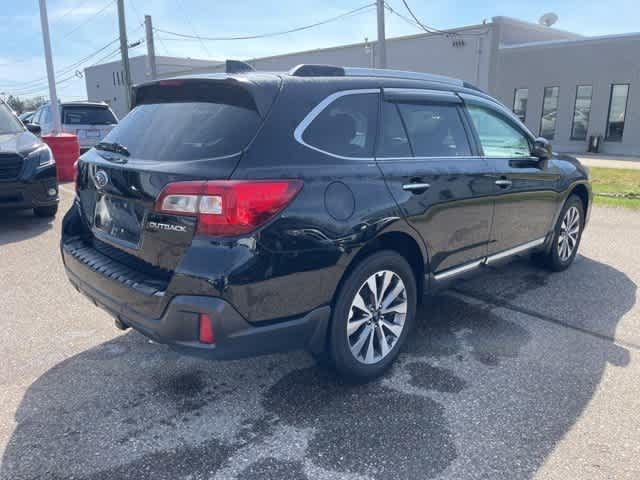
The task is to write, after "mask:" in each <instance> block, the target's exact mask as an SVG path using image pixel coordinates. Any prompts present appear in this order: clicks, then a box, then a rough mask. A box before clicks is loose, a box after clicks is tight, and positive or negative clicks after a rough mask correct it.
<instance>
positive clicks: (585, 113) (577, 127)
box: [571, 85, 593, 140]
mask: <svg viewBox="0 0 640 480" xmlns="http://www.w3.org/2000/svg"><path fill="white" fill-rule="evenodd" d="M592 94H593V87H592V86H591V85H578V87H577V88H576V103H575V105H574V107H573V124H572V126H571V139H572V140H585V139H586V138H587V130H588V129H589V116H590V115H591V96H592Z"/></svg>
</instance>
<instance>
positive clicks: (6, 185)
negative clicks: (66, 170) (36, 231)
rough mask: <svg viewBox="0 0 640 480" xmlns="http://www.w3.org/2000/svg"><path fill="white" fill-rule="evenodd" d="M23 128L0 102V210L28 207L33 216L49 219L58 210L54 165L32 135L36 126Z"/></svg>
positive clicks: (47, 150) (41, 145)
mask: <svg viewBox="0 0 640 480" xmlns="http://www.w3.org/2000/svg"><path fill="white" fill-rule="evenodd" d="M27 127H28V128H27ZM27 127H25V126H24V125H23V124H22V122H21V121H20V120H19V119H18V117H17V116H16V114H15V113H14V112H13V110H11V109H10V108H9V107H8V106H7V105H6V104H5V103H4V102H3V101H2V100H0V211H2V210H7V209H27V208H32V209H33V211H34V212H35V214H36V215H37V216H40V217H53V216H54V215H55V214H56V212H57V211H58V181H57V179H56V162H55V160H54V158H53V155H52V154H51V150H50V149H49V147H48V146H47V145H46V144H44V143H43V142H42V140H40V139H39V138H38V137H37V136H36V135H35V134H34V133H36V134H37V133H38V132H39V131H40V129H39V127H37V126H35V125H31V124H27ZM30 130H33V132H34V133H32V132H31V131H30Z"/></svg>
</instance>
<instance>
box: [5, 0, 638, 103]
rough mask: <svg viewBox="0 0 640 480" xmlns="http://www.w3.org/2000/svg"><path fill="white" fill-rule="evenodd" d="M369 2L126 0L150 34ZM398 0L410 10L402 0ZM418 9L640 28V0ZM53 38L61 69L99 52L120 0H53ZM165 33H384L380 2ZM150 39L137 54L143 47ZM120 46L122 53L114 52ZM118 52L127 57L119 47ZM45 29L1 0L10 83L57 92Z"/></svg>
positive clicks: (190, 52) (578, 26) (403, 31)
mask: <svg viewBox="0 0 640 480" xmlns="http://www.w3.org/2000/svg"><path fill="white" fill-rule="evenodd" d="M367 3H369V0H342V1H340V0H280V1H277V2H275V1H265V0H147V1H144V0H125V6H126V11H127V24H128V32H129V41H130V42H133V41H135V40H139V39H142V38H143V37H144V30H143V29H142V27H141V22H142V18H143V15H144V14H150V15H151V16H152V18H153V22H154V26H155V27H157V28H162V29H166V30H171V31H176V32H182V33H188V34H194V33H195V34H198V35H203V36H232V35H247V34H257V33H266V32H273V31H280V30H285V29H289V28H293V27H297V26H303V25H307V24H310V23H314V22H318V21H322V20H324V19H327V18H330V17H333V16H336V15H339V14H341V13H343V12H346V11H349V10H351V9H354V8H357V7H360V6H362V5H365V4H367ZM388 3H389V4H390V5H391V6H392V7H393V8H394V9H396V10H397V11H399V12H401V13H402V14H405V15H406V14H407V12H406V11H405V10H404V7H403V5H402V1H401V0H388ZM408 3H409V5H410V6H411V7H412V9H413V10H414V12H415V13H416V15H417V16H418V18H419V19H420V20H421V21H422V22H424V23H426V24H428V25H431V26H434V27H436V28H454V27H458V26H461V25H469V24H476V23H481V22H482V20H483V19H485V18H491V17H493V16H496V15H507V16H512V17H516V18H520V19H523V20H527V21H532V22H535V21H537V19H538V18H539V17H540V15H541V14H543V13H545V12H548V11H554V12H556V13H557V14H558V15H559V17H560V20H559V22H558V23H557V25H556V27H557V28H561V29H564V30H571V31H575V32H578V33H582V34H585V35H605V34H613V33H624V32H633V31H637V30H638V29H640V27H639V26H638V22H637V20H638V18H640V2H638V1H637V0H616V1H615V2H611V3H609V2H603V1H601V0H598V1H595V0H554V1H548V0H540V1H536V2H532V1H516V0H511V1H506V0H496V1H493V2H482V1H477V0H475V1H471V0H449V1H439V2H436V1H425V0H408ZM47 4H48V10H49V21H50V28H51V41H52V49H53V54H54V66H55V68H56V70H61V69H64V68H65V67H67V66H69V65H73V64H74V63H77V62H78V61H79V60H81V59H83V58H84V57H87V56H88V55H90V54H92V53H94V52H95V51H97V50H98V49H100V48H102V47H104V46H105V45H107V44H108V43H109V42H111V41H112V40H114V39H116V38H117V35H118V30H117V29H118V21H117V16H116V6H115V0H48V3H47ZM412 33H419V30H418V29H416V28H415V27H414V26H411V25H409V24H407V23H406V22H405V21H403V20H402V19H400V18H398V17H396V16H394V15H390V14H389V13H387V36H390V37H391V36H399V35H407V34H412ZM158 36H161V37H164V39H156V52H157V54H159V55H175V56H188V57H193V58H211V59H216V60H224V59H226V58H238V59H243V58H251V57H260V56H265V55H276V54H280V53H287V52H293V51H299V50H306V49H312V48H321V47H327V46H335V45H340V44H343V43H352V42H359V41H362V40H363V39H364V38H365V37H368V38H369V39H375V36H376V21H375V9H373V8H371V9H368V10H365V11H364V12H362V13H359V14H357V15H354V16H352V17H349V18H346V19H342V20H339V21H336V22H333V23H330V24H327V25H323V26H320V27H317V28H314V29H311V30H308V31H305V32H299V33H294V34H290V35H286V36H279V37H273V38H268V39H260V40H246V41H244V40H243V41H223V42H204V46H203V45H202V44H201V43H200V42H198V41H179V40H175V39H173V40H172V39H170V37H169V36H168V35H166V34H162V35H161V34H158ZM117 46H118V45H117V43H114V44H113V45H111V46H109V47H107V48H105V49H104V50H103V51H102V52H101V53H100V54H99V55H96V56H95V57H93V58H91V59H89V60H88V61H86V62H85V63H83V64H81V65H80V66H79V67H78V68H77V69H78V70H80V71H81V70H82V67H85V66H88V65H90V64H91V63H93V62H95V61H97V60H100V59H101V58H103V57H105V56H107V55H109V54H110V53H111V52H113V51H114V50H116V49H117ZM144 52H145V47H144V46H141V47H138V48H136V49H133V50H132V52H131V55H132V56H133V55H136V54H143V53H144ZM114 55H117V54H115V53H114ZM111 58H118V57H116V56H114V57H111ZM74 72H75V69H70V70H68V72H65V73H63V74H62V75H60V76H58V78H57V80H58V81H61V80H64V82H63V83H62V84H61V85H60V86H59V87H58V95H59V96H60V97H61V98H63V99H79V98H83V97H85V87H84V79H82V78H76V77H75V76H74ZM45 74H46V72H45V65H44V57H43V46H42V35H41V29H40V18H39V9H38V1H37V0H20V1H19V0H0V92H4V93H14V94H21V95H23V96H32V95H38V94H43V95H47V90H46V81H45V80H43V77H44V76H45Z"/></svg>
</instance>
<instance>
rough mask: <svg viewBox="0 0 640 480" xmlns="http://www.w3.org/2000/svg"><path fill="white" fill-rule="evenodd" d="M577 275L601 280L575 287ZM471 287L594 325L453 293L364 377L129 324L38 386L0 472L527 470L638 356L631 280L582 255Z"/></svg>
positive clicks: (392, 474)
mask: <svg viewBox="0 0 640 480" xmlns="http://www.w3.org/2000/svg"><path fill="white" fill-rule="evenodd" d="M584 275H589V276H593V277H596V278H599V279H601V282H600V283H601V288H598V289H592V290H591V291H589V292H577V291H574V290H573V289H572V287H571V286H572V285H574V284H575V283H579V279H580V278H581V277H582V276H584ZM505 279H506V280H505ZM503 280H504V281H503ZM473 282H483V284H484V289H483V291H484V293H485V294H486V295H488V296H491V297H492V298H494V300H498V299H503V300H504V301H507V300H508V301H509V302H510V303H513V304H518V301H519V299H521V298H522V297H524V296H530V295H537V296H539V297H540V298H543V297H545V296H550V298H551V300H549V301H550V302H551V303H553V300H552V299H553V298H554V295H561V296H562V302H565V303H566V304H568V305H569V306H570V307H571V306H573V308H574V310H575V311H576V312H578V311H580V312H581V311H582V310H581V309H580V307H581V306H580V305H578V304H577V302H580V301H581V298H582V297H583V296H584V295H589V296H590V297H592V298H593V300H594V301H593V302H592V303H590V305H591V307H590V311H589V312H588V316H589V322H586V323H585V324H589V325H590V324H597V326H598V336H593V335H589V334H585V333H583V332H581V331H578V330H576V329H566V328H564V327H562V326H560V325H558V324H557V323H555V322H554V321H553V317H552V313H553V312H551V313H549V311H546V310H544V307H545V305H539V306H540V307H541V310H540V311H541V313H543V314H544V315H546V316H547V317H548V318H547V319H546V320H545V318H546V317H543V316H541V317H540V318H536V317H535V316H528V315H525V314H522V313H519V312H517V311H512V310H505V309H503V308H501V307H500V306H491V305H488V304H487V303H482V302H475V301H473V299H469V298H467V297H462V296H461V295H459V294H453V295H451V294H445V295H441V296H438V297H435V298H432V299H430V300H428V301H427V302H426V304H425V305H424V306H423V307H422V308H421V310H420V312H419V317H420V318H419V320H420V321H419V324H418V327H417V328H416V330H415V332H414V334H413V335H412V337H411V339H410V342H409V345H408V348H407V349H406V352H405V353H403V354H402V355H401V357H400V358H399V361H398V362H397V365H396V366H395V367H394V368H393V369H392V370H391V371H390V372H389V373H388V374H387V375H386V376H385V378H383V379H381V380H379V381H376V382H373V383H370V384H367V385H359V386H356V385H348V384H345V383H344V382H343V381H341V380H340V379H339V378H337V377H336V376H335V375H334V374H333V373H331V372H329V371H327V370H324V369H322V368H319V367H316V366H315V365H314V364H313V363H312V362H311V360H310V358H309V356H308V355H306V354H305V353H291V354H286V355H285V354H283V355H273V356H268V357H262V358H255V359H248V360H242V361H234V362H226V363H216V362H207V361H203V360H197V359H192V358H186V357H180V356H178V355H176V354H174V353H171V352H169V351H168V350H167V349H166V348H165V347H163V346H160V345H157V344H152V343H149V342H148V341H147V340H145V339H144V338H143V337H142V336H140V335H139V334H137V333H127V334H124V335H121V336H119V337H117V338H115V339H114V340H112V341H109V342H106V343H104V344H101V345H99V346H97V347H95V348H92V349H90V350H88V351H85V352H83V353H80V354H78V355H76V356H74V357H71V358H69V359H67V360H65V361H64V362H61V363H60V364H58V365H56V366H55V367H53V368H51V369H50V370H49V371H47V372H46V373H45V374H43V375H42V376H41V377H40V378H38V379H37V380H36V381H35V382H34V383H33V384H32V385H31V386H30V387H29V389H28V390H27V392H26V394H25V395H24V398H23V400H22V402H21V404H20V406H19V408H18V410H17V412H16V415H15V418H16V423H17V425H16V427H15V430H14V432H13V435H12V436H11V438H10V439H9V441H8V444H7V446H6V449H5V452H4V456H3V458H2V465H1V468H0V477H1V478H3V479H7V480H8V479H11V480H20V479H45V478H46V479H59V478H75V479H85V480H86V479H103V478H106V479H136V480H140V479H147V478H149V479H154V480H161V479H171V480H175V479H179V478H193V479H199V478H214V477H215V478H223V479H227V478H243V479H246V478H256V479H258V478H259V479H269V478H287V479H296V478H317V477H323V478H354V479H355V478H362V477H365V478H366V477H373V478H393V479H397V478H402V479H404V478H407V479H409V478H411V479H413V478H430V477H434V476H437V475H439V474H442V475H443V476H446V477H448V478H456V479H462V478H492V479H498V478H504V479H514V478H530V477H532V476H533V474H534V473H535V472H536V470H537V469H538V467H539V466H540V465H541V464H542V462H543V461H544V460H545V459H546V458H547V457H548V455H549V454H550V452H551V451H552V449H553V448H554V447H555V446H556V445H557V443H558V442H559V441H560V440H561V439H562V437H563V436H564V435H565V434H566V433H567V432H568V431H569V430H570V428H571V426H572V425H573V424H574V423H575V422H576V420H577V419H578V417H579V416H580V415H581V413H582V412H583V410H584V409H585V407H586V406H587V405H588V404H589V401H590V400H591V398H592V396H593V395H594V392H595V390H596V388H597V386H598V384H599V383H600V380H601V378H602V375H603V371H604V369H605V368H606V367H607V365H608V364H610V363H611V364H614V365H618V366H624V365H626V364H627V363H628V361H629V355H628V352H627V350H626V349H624V348H622V347H620V346H618V345H616V344H615V343H613V342H612V341H609V340H607V339H606V337H607V336H608V337H613V335H614V333H615V331H616V327H617V325H618V322H619V320H620V319H621V318H622V317H623V315H624V314H625V313H626V312H627V311H629V310H630V309H631V308H632V307H633V305H634V302H635V297H636V285H635V284H634V283H633V282H632V281H631V280H630V279H629V278H628V277H627V276H626V275H625V274H623V273H621V272H619V271H617V270H615V269H613V268H611V267H609V266H607V265H605V264H602V263H598V262H595V261H592V260H590V259H587V258H581V259H580V261H579V262H578V263H576V265H575V266H574V267H573V268H572V269H570V270H569V271H567V272H564V273H561V274H557V275H553V276H549V274H547V273H544V272H542V271H540V270H537V269H535V268H534V267H531V266H529V264H526V263H523V262H521V261H518V262H515V263H513V264H511V265H508V266H505V267H501V268H500V269H499V270H496V271H493V272H490V274H489V276H488V277H485V279H484V280H473V281H471V283H469V282H466V283H465V284H462V285H461V286H460V287H459V290H461V291H466V292H473V291H475V290H474V288H476V284H475V283H473ZM554 282H563V284H565V285H567V288H566V289H565V290H564V291H558V288H557V287H550V286H549V283H554ZM549 288H555V289H556V292H555V293H553V292H548V291H547V289H549ZM505 289H506V293H505ZM573 302H576V303H574V304H573V305H572V303H573ZM581 315H582V314H581ZM557 320H562V321H564V320H567V321H568V322H571V321H573V320H575V319H571V318H566V319H563V318H559V319H557Z"/></svg>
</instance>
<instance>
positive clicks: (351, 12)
mask: <svg viewBox="0 0 640 480" xmlns="http://www.w3.org/2000/svg"><path fill="white" fill-rule="evenodd" d="M373 6H375V3H368V4H366V5H363V6H362V7H358V8H354V9H353V10H349V11H348V12H345V13H342V14H340V15H336V16H335V17H331V18H327V19H326V20H322V21H320V22H316V23H312V24H311V25H305V26H302V27H296V28H292V29H290V30H283V31H279V32H271V33H262V34H257V35H242V36H231V37H201V36H197V35H188V34H185V33H178V32H172V31H170V30H164V29H162V28H154V30H155V31H157V32H162V33H166V34H168V35H173V36H176V37H180V38H183V39H191V40H206V41H210V42H217V41H227V40H255V39H258V38H267V37H276V36H280V35H286V34H289V33H296V32H301V31H304V30H309V29H311V28H315V27H318V26H320V25H326V24H327V23H331V22H335V21H336V20H341V19H343V18H346V17H349V16H352V15H356V14H358V13H361V12H363V11H365V10H367V9H370V8H371V7H373ZM165 40H166V39H165Z"/></svg>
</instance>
